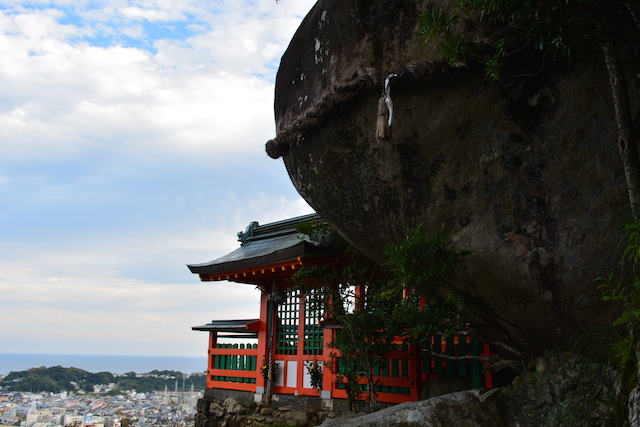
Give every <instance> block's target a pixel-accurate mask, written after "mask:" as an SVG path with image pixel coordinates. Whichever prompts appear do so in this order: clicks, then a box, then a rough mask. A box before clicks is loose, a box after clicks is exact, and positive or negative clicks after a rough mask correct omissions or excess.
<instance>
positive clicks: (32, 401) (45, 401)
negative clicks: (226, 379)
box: [0, 374, 202, 427]
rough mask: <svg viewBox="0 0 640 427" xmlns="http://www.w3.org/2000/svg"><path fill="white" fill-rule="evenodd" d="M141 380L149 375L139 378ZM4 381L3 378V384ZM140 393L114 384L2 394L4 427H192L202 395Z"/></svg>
mask: <svg viewBox="0 0 640 427" xmlns="http://www.w3.org/2000/svg"><path fill="white" fill-rule="evenodd" d="M136 375H137V376H139V377H144V376H148V375H149V374H136ZM2 379H3V377H2V376H1V375H0V380H2ZM178 384H179V383H178V381H176V382H175V387H174V390H170V389H169V387H167V386H165V389H164V391H153V392H136V391H135V390H134V389H132V390H126V391H125V390H119V389H116V388H115V387H116V383H110V384H99V385H94V386H93V392H87V391H85V390H82V389H81V388H78V389H76V391H66V390H65V391H61V392H59V393H53V392H49V393H34V392H26V391H11V390H7V389H6V387H4V388H2V389H0V426H1V427H4V426H20V427H85V426H93V427H127V426H132V427H151V426H163V427H167V426H170V427H181V426H193V425H194V415H195V413H196V410H195V406H196V402H197V400H198V399H199V398H200V397H201V396H202V392H199V391H194V387H193V385H192V386H191V387H190V391H178Z"/></svg>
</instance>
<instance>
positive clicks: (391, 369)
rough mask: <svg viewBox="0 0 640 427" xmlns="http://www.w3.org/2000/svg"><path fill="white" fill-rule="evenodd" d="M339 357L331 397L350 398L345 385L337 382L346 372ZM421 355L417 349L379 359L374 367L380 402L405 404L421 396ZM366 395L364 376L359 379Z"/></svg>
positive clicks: (388, 354) (375, 383) (375, 384)
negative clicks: (419, 382) (417, 381)
mask: <svg viewBox="0 0 640 427" xmlns="http://www.w3.org/2000/svg"><path fill="white" fill-rule="evenodd" d="M340 362H341V360H340V357H338V358H336V365H337V369H338V374H336V375H334V380H333V384H334V388H333V390H332V396H333V397H336V398H342V399H346V398H347V393H346V390H345V384H344V383H341V382H338V381H337V379H338V378H339V375H340V374H341V373H342V374H344V373H345V372H344V365H342V364H341V363H340ZM419 363H420V360H419V354H418V353H417V352H416V351H415V349H414V350H407V351H392V352H389V353H387V355H386V356H385V357H384V358H383V359H380V360H379V362H378V363H377V364H376V366H375V367H374V371H373V375H374V379H373V380H374V386H375V389H376V392H377V395H378V400H379V401H380V402H388V403H402V402H406V401H415V400H418V399H419V397H420V396H419V393H420V390H419V387H418V385H417V384H416V379H417V378H418V377H419V373H418V372H419ZM360 385H361V387H362V388H361V391H362V393H363V397H364V395H365V394H366V390H367V384H366V381H365V379H364V378H362V379H361V380H360Z"/></svg>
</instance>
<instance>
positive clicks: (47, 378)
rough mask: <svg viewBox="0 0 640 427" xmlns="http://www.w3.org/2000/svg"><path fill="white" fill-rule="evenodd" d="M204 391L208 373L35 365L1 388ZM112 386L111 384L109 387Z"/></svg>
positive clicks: (10, 377)
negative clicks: (94, 370)
mask: <svg viewBox="0 0 640 427" xmlns="http://www.w3.org/2000/svg"><path fill="white" fill-rule="evenodd" d="M176 384H177V386H178V389H179V390H182V389H183V388H184V389H185V390H187V391H188V390H191V385H193V388H194V390H196V391H200V390H204V388H205V375H204V374H195V375H194V374H189V375H188V376H186V375H184V374H183V373H182V372H179V371H157V370H154V371H151V372H149V373H145V374H137V373H135V372H128V373H126V374H124V375H113V374H112V373H110V372H98V373H91V372H88V371H85V370H82V369H78V368H64V367H62V366H53V367H51V368H44V367H39V368H31V369H29V370H26V371H16V372H11V373H10V374H9V375H7V376H6V377H4V379H3V380H2V381H0V388H5V389H7V390H9V391H31V392H53V393H59V392H61V391H65V390H66V391H84V392H93V391H94V386H103V387H100V389H101V390H102V391H104V392H109V393H119V392H121V391H124V390H134V389H135V390H136V391H137V392H144V393H148V392H152V391H162V390H165V388H169V389H170V390H174V389H175V387H176ZM107 385H111V386H110V387H105V386H107Z"/></svg>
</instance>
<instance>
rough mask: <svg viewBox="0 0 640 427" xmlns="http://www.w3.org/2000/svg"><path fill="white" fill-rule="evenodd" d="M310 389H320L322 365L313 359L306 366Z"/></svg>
mask: <svg viewBox="0 0 640 427" xmlns="http://www.w3.org/2000/svg"><path fill="white" fill-rule="evenodd" d="M306 368H307V372H308V373H309V379H310V382H311V387H312V388H315V389H316V390H320V389H322V365H321V364H320V362H318V359H313V361H311V362H310V363H309V364H308V365H307V366H306Z"/></svg>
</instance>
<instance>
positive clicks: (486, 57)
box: [416, 0, 640, 80]
mask: <svg viewBox="0 0 640 427" xmlns="http://www.w3.org/2000/svg"><path fill="white" fill-rule="evenodd" d="M633 7H635V6H629V2H627V1H623V0H570V1H567V0H541V1H523V0H459V1H457V2H456V3H455V4H454V5H453V8H452V9H451V10H444V9H443V8H442V7H439V6H433V7H432V8H431V9H430V10H427V11H425V12H423V13H422V14H421V15H420V17H419V19H418V24H419V27H418V31H416V34H417V35H419V36H420V37H422V38H423V40H424V42H425V43H426V44H434V43H437V44H439V46H440V48H441V49H442V55H443V57H444V58H445V59H448V60H449V61H450V63H451V64H452V65H460V64H467V63H468V62H469V61H474V60H475V61H478V62H480V63H481V64H483V65H484V67H485V73H486V76H487V77H488V78H490V79H493V80H495V79H499V78H500V77H501V76H502V74H503V71H504V70H505V65H506V64H507V61H508V60H514V59H515V61H518V59H517V58H518V54H519V53H521V52H526V55H529V56H530V55H531V52H538V53H539V59H540V62H544V59H545V58H547V57H549V58H552V59H553V60H558V59H563V60H565V61H567V63H577V62H586V63H588V62H590V61H593V60H594V59H596V58H601V57H602V52H601V48H600V46H601V44H602V42H603V41H604V40H628V41H630V43H629V44H630V45H631V46H633V44H634V43H635V44H636V48H635V49H634V48H632V49H630V50H629V53H630V54H631V55H632V57H633V60H634V61H635V62H636V65H637V63H638V52H637V42H638V39H639V38H640V32H639V31H638V27H637V24H635V23H634V22H633V19H632V14H631V12H630V11H631V10H633ZM471 34H473V37H472V36H471Z"/></svg>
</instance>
